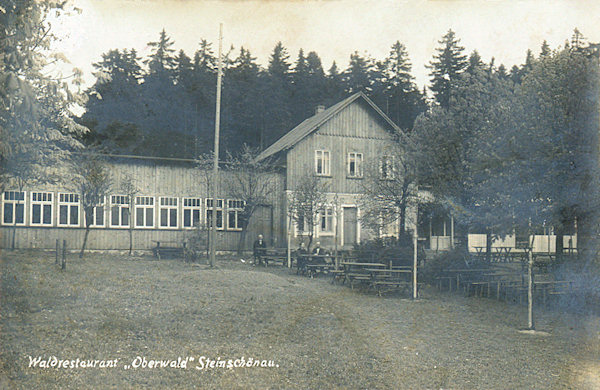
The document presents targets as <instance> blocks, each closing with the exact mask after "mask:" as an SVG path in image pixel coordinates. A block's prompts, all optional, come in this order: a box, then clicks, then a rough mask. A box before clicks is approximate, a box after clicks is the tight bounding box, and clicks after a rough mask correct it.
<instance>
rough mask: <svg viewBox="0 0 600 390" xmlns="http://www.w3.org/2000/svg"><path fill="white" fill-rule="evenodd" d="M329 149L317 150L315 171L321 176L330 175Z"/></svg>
mask: <svg viewBox="0 0 600 390" xmlns="http://www.w3.org/2000/svg"><path fill="white" fill-rule="evenodd" d="M330 172H331V171H330V170H329V151H328V150H315V173H316V174H317V175H321V176H329V175H330Z"/></svg>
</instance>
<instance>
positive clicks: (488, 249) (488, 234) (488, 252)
mask: <svg viewBox="0 0 600 390" xmlns="http://www.w3.org/2000/svg"><path fill="white" fill-rule="evenodd" d="M491 260H492V231H491V229H489V228H486V229H485V261H486V262H487V263H489V262H490V261H491Z"/></svg>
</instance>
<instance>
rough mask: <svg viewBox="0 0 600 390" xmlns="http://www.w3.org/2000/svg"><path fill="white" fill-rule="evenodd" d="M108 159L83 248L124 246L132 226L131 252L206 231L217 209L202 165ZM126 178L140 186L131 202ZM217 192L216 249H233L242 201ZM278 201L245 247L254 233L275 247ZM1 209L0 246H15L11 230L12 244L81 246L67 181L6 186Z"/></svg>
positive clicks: (264, 211) (77, 207) (78, 211)
mask: <svg viewBox="0 0 600 390" xmlns="http://www.w3.org/2000/svg"><path fill="white" fill-rule="evenodd" d="M106 159H107V164H108V167H109V170H110V174H111V182H112V190H111V193H110V195H108V196H107V197H106V199H104V203H103V205H102V206H100V207H96V208H95V210H94V221H93V223H92V227H91V231H90V234H89V240H88V244H87V248H88V249H90V250H125V249H128V248H129V228H130V224H132V225H133V248H134V249H135V250H149V249H151V248H152V247H154V246H156V242H159V241H160V242H163V243H164V242H179V243H181V242H183V241H185V240H187V239H189V238H190V237H191V235H194V234H200V233H199V232H198V227H200V228H202V227H204V228H206V226H207V221H208V220H209V216H211V215H212V212H213V206H214V203H213V202H212V199H210V198H209V194H208V189H207V180H208V178H209V177H210V174H211V173H210V172H207V171H203V170H201V169H199V168H198V167H197V165H196V164H197V162H196V161H194V160H186V159H169V158H151V157H136V156H106ZM226 175H228V172H227V171H226V170H221V176H220V179H219V180H220V182H223V179H224V177H225V176H226ZM125 177H130V178H132V179H133V184H134V186H135V187H136V188H137V190H138V191H137V194H136V196H135V200H134V204H133V205H130V204H129V202H128V197H127V196H126V194H124V193H123V191H122V190H120V183H122V181H123V179H124V178H125ZM270 179H272V183H273V185H274V186H276V187H277V188H278V189H279V188H282V187H283V182H282V175H281V174H273V175H272V177H271V178H270ZM280 192H281V190H277V191H275V194H277V193H280ZM222 193H223V195H222V196H221V197H220V198H219V199H218V200H217V202H216V216H217V218H216V222H217V229H218V237H217V249H218V250H233V249H235V248H237V245H238V240H239V239H240V231H241V229H240V224H239V221H238V214H239V212H240V210H241V208H242V207H243V202H240V201H239V200H237V199H231V198H230V197H229V196H228V195H227V193H225V192H222ZM280 199H281V197H280V196H276V195H273V197H272V199H271V202H270V204H268V205H265V207H260V208H259V209H258V211H257V212H256V213H255V215H254V216H253V217H252V219H251V222H250V225H249V227H248V234H247V236H246V241H247V242H246V243H245V247H250V246H251V244H252V240H253V239H255V237H256V235H257V234H259V233H261V234H263V235H264V236H265V238H266V239H267V241H268V242H271V243H274V244H276V245H277V244H278V242H280V241H281V240H282V239H283V238H282V237H283V236H282V232H283V231H282V227H281V226H280V220H281V219H280V218H278V217H277V214H278V213H279V212H280V211H279V210H281V205H280V204H279V201H280ZM132 209H133V210H132ZM1 212H2V219H1V222H2V224H1V229H0V234H1V244H2V247H3V248H11V247H12V245H13V235H14V246H15V247H16V248H44V249H51V248H54V247H55V243H56V240H57V239H59V240H61V241H62V240H66V241H67V243H68V246H69V247H70V248H71V249H76V248H78V247H81V244H82V242H83V236H84V232H85V221H84V218H85V216H84V213H83V211H82V207H81V204H80V202H79V195H78V194H77V193H75V192H74V191H73V189H72V188H71V189H70V188H69V186H68V185H63V186H61V185H36V186H32V187H30V188H25V189H24V190H23V191H18V190H17V189H15V188H11V187H10V184H9V187H8V188H7V190H6V191H5V192H4V193H3V196H2V210H1Z"/></svg>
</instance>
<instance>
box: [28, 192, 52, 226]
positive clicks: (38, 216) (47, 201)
mask: <svg viewBox="0 0 600 390" xmlns="http://www.w3.org/2000/svg"><path fill="white" fill-rule="evenodd" d="M52 196H53V193H52V192H38V191H35V192H31V219H30V223H31V225H32V226H52V205H53V203H52Z"/></svg>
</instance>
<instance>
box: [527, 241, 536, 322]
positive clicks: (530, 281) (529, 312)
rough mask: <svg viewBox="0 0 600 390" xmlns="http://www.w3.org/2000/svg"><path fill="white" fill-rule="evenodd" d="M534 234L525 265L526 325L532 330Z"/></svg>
mask: <svg viewBox="0 0 600 390" xmlns="http://www.w3.org/2000/svg"><path fill="white" fill-rule="evenodd" d="M534 241H535V235H534V236H533V238H532V239H531V247H530V248H529V256H528V257H529V258H528V260H529V261H528V262H527V263H528V265H527V327H528V329H529V330H534V329H535V327H534V323H533V242H534Z"/></svg>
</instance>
